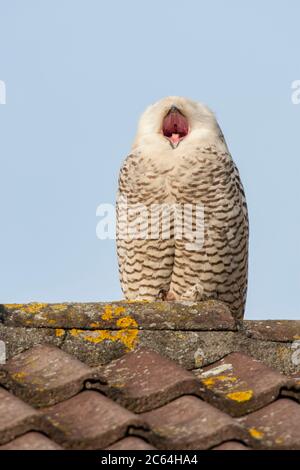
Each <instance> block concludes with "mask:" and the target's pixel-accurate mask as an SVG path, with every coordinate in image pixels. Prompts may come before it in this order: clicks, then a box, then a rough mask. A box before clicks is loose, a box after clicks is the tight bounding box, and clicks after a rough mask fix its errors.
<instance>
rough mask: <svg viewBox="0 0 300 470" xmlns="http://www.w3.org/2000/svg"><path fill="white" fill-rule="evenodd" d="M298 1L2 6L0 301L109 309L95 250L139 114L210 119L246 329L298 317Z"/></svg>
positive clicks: (108, 283)
mask: <svg viewBox="0 0 300 470" xmlns="http://www.w3.org/2000/svg"><path fill="white" fill-rule="evenodd" d="M299 18H300V3H299V2H298V1H297V0H294V1H293V0H289V1H288V2H282V1H271V0H265V1H264V2H261V1H257V0H252V1H251V2H250V1H248V2H241V1H238V0H227V1H226V2H225V1H222V0H218V1H217V0H213V1H209V2H207V1H201V0H187V1H186V2H182V1H178V0H164V1H163V2H161V1H158V0H152V1H151V2H140V1H136V0H127V1H126V2H123V1H121V0H119V1H116V0H112V1H110V2H104V1H97V0H86V1H84V0H80V1H79V0H51V1H50V0H47V1H46V0H45V1H43V2H41V1H39V0H26V2H24V1H22V0H19V1H17V0H9V1H4V0H0V80H3V81H5V84H6V92H7V102H6V104H5V105H0V161H1V176H2V181H1V185H0V204H1V222H2V223H1V231H0V264H1V270H0V302H26V301H49V302H54V301H64V300H69V301H71V300H74V301H88V300H89V301H98V300H99V301H100V300H112V299H118V298H120V297H121V291H120V287H119V280H118V273H117V259H116V253H115V243H114V241H111V240H105V241H103V240H102V241H101V240H98V239H97V238H96V232H95V231H96V224H97V221H98V220H97V218H96V208H97V206H98V205H99V204H100V203H103V202H108V203H109V202H112V203H113V202H114V199H115V192H116V187H117V176H118V170H119V167H120V165H121V162H122V160H123V159H124V158H125V156H126V154H127V153H128V151H129V149H130V145H131V142H132V140H133V137H134V134H135V129H136V124H137V120H138V117H139V115H140V113H141V112H142V111H143V110H144V108H145V107H146V106H147V105H148V104H150V103H152V102H153V101H156V100H158V99H160V98H161V97H163V96H167V95H182V96H187V97H190V98H192V99H195V100H198V101H203V102H204V103H206V104H208V105H209V106H210V107H211V108H212V109H213V110H214V111H215V112H216V114H217V117H218V120H219V122H220V125H221V127H222V129H223V132H224V135H225V137H226V140H227V143H228V145H229V148H230V150H231V152H232V155H233V158H234V159H235V161H236V163H237V165H238V167H239V169H240V173H241V176H242V179H243V182H244V186H245V190H246V194H247V199H248V205H249V213H250V228H251V239H250V272H249V294H248V303H247V318H262V319H263V318H286V319H288V318H289V319H292V318H295V319H296V318H298V319H299V318H300V314H299V310H300V308H299V295H298V292H299V290H300V269H299V261H300V253H299V251H300V250H299V239H300V218H299V207H298V204H299V200H300V189H299V174H300V163H299V162H300V152H299V147H300V138H299V123H300V105H295V104H293V103H292V100H291V94H292V90H291V84H292V82H293V81H294V80H299V79H300V67H299V65H300V64H299V44H300V27H299V25H300V24H299Z"/></svg>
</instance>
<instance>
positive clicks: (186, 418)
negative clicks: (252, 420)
mask: <svg viewBox="0 0 300 470" xmlns="http://www.w3.org/2000/svg"><path fill="white" fill-rule="evenodd" d="M142 418H143V419H144V420H145V421H146V422H147V424H148V425H149V427H150V428H151V430H150V431H148V432H147V431H144V430H141V431H139V433H140V434H141V435H143V436H145V437H147V439H148V440H149V441H150V442H151V443H152V444H153V445H154V446H155V447H157V448H159V449H175V450H176V449H181V450H187V449H192V450H193V449H199V450H201V449H209V448H211V447H213V446H216V445H218V444H220V443H221V442H223V441H225V440H232V439H239V438H240V437H241V435H242V433H243V432H242V429H241V428H240V427H239V426H238V424H237V423H236V422H235V421H234V420H233V419H232V418H230V416H228V415H226V414H225V413H222V412H221V411H219V410H218V409H216V408H214V407H213V406H211V405H209V404H208V403H205V402H204V401H202V400H201V399H200V398H196V397H193V396H184V397H181V398H178V399H177V400H174V401H172V402H171V403H168V404H167V405H165V406H163V407H161V408H158V409H156V410H153V411H149V412H147V413H143V414H142Z"/></svg>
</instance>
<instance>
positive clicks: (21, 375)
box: [12, 372, 26, 382]
mask: <svg viewBox="0 0 300 470" xmlns="http://www.w3.org/2000/svg"><path fill="white" fill-rule="evenodd" d="M25 377H26V374H25V372H15V373H14V374H12V378H13V379H14V380H16V381H17V382H22V381H23V379H24V378H25Z"/></svg>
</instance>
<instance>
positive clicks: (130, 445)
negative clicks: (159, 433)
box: [107, 437, 155, 450]
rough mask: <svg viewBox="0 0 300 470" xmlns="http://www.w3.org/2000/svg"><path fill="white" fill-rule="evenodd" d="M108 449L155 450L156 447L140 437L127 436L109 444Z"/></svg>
mask: <svg viewBox="0 0 300 470" xmlns="http://www.w3.org/2000/svg"><path fill="white" fill-rule="evenodd" d="M107 450H155V447H153V446H152V445H150V444H148V442H146V441H144V440H143V439H140V438H139V437H125V438H124V439H121V440H120V441H118V442H116V443H115V444H113V445H111V446H109V447H108V448H107Z"/></svg>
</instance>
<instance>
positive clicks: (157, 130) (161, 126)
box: [133, 96, 220, 150]
mask: <svg viewBox="0 0 300 470" xmlns="http://www.w3.org/2000/svg"><path fill="white" fill-rule="evenodd" d="M219 137H220V128H219V126H218V123H217V121H216V118H215V116H214V114H213V113H212V111H210V110H209V109H208V108H207V107H206V106H204V105H203V104H201V103H197V102H195V101H192V100H189V99H186V98H182V97H179V96H169V97H167V98H163V99H162V100H160V101H158V102H157V103H155V104H152V105H151V106H149V107H148V108H147V109H146V111H145V112H144V113H143V114H142V116H141V118H140V121H139V125H138V131H137V135H136V138H135V141H134V144H133V149H136V148H137V147H142V146H145V145H146V146H151V147H152V146H155V147H157V146H160V149H162V148H165V149H166V150H175V149H177V148H178V147H179V148H182V147H186V146H187V145H194V144H198V145H199V144H201V143H209V142H215V141H216V140H218V138H219Z"/></svg>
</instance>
